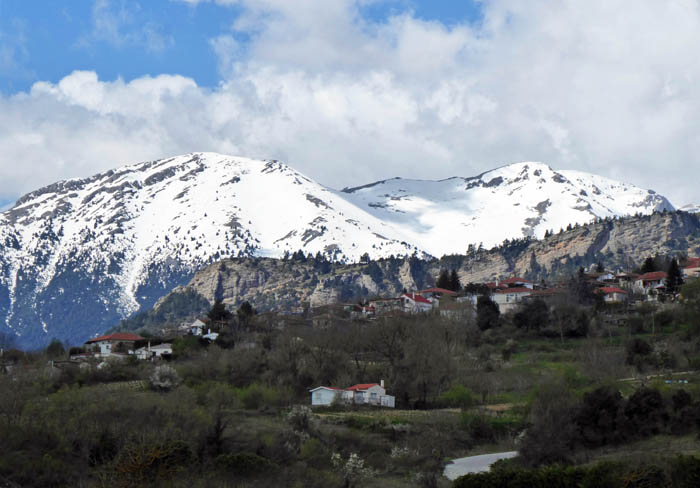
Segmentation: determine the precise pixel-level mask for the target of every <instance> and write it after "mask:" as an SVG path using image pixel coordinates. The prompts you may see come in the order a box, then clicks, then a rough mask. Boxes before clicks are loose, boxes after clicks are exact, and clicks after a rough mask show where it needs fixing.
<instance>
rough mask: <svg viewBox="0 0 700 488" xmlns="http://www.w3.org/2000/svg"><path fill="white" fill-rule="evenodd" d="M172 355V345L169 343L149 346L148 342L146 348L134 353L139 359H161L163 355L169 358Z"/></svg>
mask: <svg viewBox="0 0 700 488" xmlns="http://www.w3.org/2000/svg"><path fill="white" fill-rule="evenodd" d="M172 353H173V345H172V344H169V343H164V344H158V345H156V346H151V343H150V342H149V343H148V345H147V346H146V347H141V348H139V349H136V351H134V354H136V356H137V357H138V358H139V359H162V358H163V355H165V356H170V355H172Z"/></svg>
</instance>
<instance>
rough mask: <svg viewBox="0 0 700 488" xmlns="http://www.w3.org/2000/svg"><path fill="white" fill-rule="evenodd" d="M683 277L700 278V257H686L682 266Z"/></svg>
mask: <svg viewBox="0 0 700 488" xmlns="http://www.w3.org/2000/svg"><path fill="white" fill-rule="evenodd" d="M683 278H685V279H688V278H700V258H688V262H687V263H686V265H685V266H684V267H683Z"/></svg>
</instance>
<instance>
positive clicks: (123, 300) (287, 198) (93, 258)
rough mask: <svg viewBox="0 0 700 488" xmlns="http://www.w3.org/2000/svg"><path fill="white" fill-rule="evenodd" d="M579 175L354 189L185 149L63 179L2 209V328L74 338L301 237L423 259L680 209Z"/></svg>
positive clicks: (29, 338)
mask: <svg viewBox="0 0 700 488" xmlns="http://www.w3.org/2000/svg"><path fill="white" fill-rule="evenodd" d="M574 177H575V178H578V179H579V180H581V181H579V182H572V181H569V179H568V178H566V177H565V176H563V175H562V172H556V171H554V170H552V169H551V168H550V167H549V166H547V165H545V164H543V163H514V164H512V165H507V166H503V167H501V168H497V169H495V170H492V171H488V172H484V173H482V174H481V175H480V176H477V177H469V178H463V177H452V178H448V179H445V180H439V181H427V180H407V179H401V178H394V179H390V180H383V181H381V182H375V183H372V184H369V185H365V186H363V187H355V188H354V189H352V190H353V191H352V192H349V191H343V190H334V189H331V188H328V187H326V186H324V185H321V184H319V183H316V182H314V181H313V180H312V179H310V178H308V177H307V176H305V175H303V174H302V173H300V172H298V171H296V170H294V169H293V168H291V167H289V166H288V165H286V164H284V163H281V162H279V161H276V160H271V161H260V160H253V159H249V158H242V157H233V156H226V155H221V154H216V153H189V154H186V155H182V156H175V157H171V158H165V159H161V160H156V161H148V162H143V163H138V164H133V165H127V166H124V167H121V168H116V169H112V170H109V171H106V172H103V173H99V174H97V175H93V176H90V177H87V178H75V179H70V180H64V181H60V182H56V183H54V184H51V185H47V186H45V187H43V188H39V189H37V190H35V191H33V192H29V193H27V194H26V195H24V196H23V197H21V198H20V199H18V200H17V202H16V203H15V205H14V206H12V207H11V208H10V209H9V210H6V211H4V212H2V213H0V328H2V326H3V325H4V329H5V330H6V331H9V332H11V333H14V334H15V335H17V336H18V337H19V338H20V341H21V342H22V343H25V344H29V345H41V344H44V343H46V342H47V341H48V340H50V338H51V337H53V336H56V337H59V338H61V339H66V340H69V341H72V342H79V341H82V340H84V339H85V338H86V337H89V336H91V335H94V334H96V333H99V332H101V331H103V330H104V329H105V328H106V327H107V326H108V325H112V324H114V323H115V322H118V320H120V319H122V318H124V317H127V316H129V315H131V314H133V313H134V312H136V311H138V310H143V309H144V308H148V307H150V306H152V305H153V304H154V303H155V301H156V300H158V299H159V298H160V297H161V296H163V295H165V294H166V293H167V292H169V291H170V290H171V289H173V288H175V287H176V286H180V285H184V284H186V283H187V282H188V281H189V280H190V279H191V277H192V276H193V275H194V273H195V272H196V271H197V270H199V269H201V268H202V267H204V266H206V265H208V264H210V263H212V262H215V261H217V260H220V259H222V258H224V257H231V256H240V257H246V256H266V257H282V256H284V255H285V254H286V253H291V252H294V251H297V250H299V249H302V250H303V251H304V252H305V253H311V254H317V253H320V254H322V255H324V256H326V257H327V258H329V259H331V260H336V261H341V262H356V261H358V260H359V259H360V257H361V256H362V255H363V254H364V253H368V254H369V255H370V256H371V257H373V258H380V257H388V256H391V255H395V256H397V255H404V256H408V255H416V256H418V257H425V258H427V257H430V256H439V255H444V254H455V253H462V252H465V251H466V249H467V247H468V244H470V243H474V244H476V243H479V242H483V243H485V245H486V246H492V245H495V244H498V243H500V242H501V241H503V240H504V239H512V238H518V237H523V236H530V237H539V236H542V235H543V234H544V233H545V231H546V229H548V228H556V227H558V226H559V225H561V226H562V227H563V226H566V225H567V224H569V223H577V222H580V223H584V222H586V221H589V220H591V219H592V218H595V217H606V216H614V215H623V214H630V213H636V212H642V213H651V212H653V211H655V210H660V209H667V210H672V209H673V206H672V205H671V204H670V202H668V200H666V199H665V198H664V197H663V196H660V195H657V194H656V193H654V192H653V191H647V190H642V189H639V188H636V187H633V186H632V185H626V184H624V183H619V182H614V181H612V180H607V179H604V178H602V177H597V176H595V175H586V174H581V173H578V174H576V175H574ZM558 180H561V181H558ZM599 187H600V188H599ZM584 188H585V189H584ZM586 189H587V190H589V191H590V193H591V194H592V195H585V196H584V195H582V194H581V193H580V192H581V191H582V190H583V191H586ZM347 190H349V189H347ZM596 192H597V194H596ZM606 199H607V200H606ZM480 202H481V203H480ZM483 202H486V203H483ZM609 202H613V203H615V205H613V203H609ZM577 205H578V207H580V208H576V207H577ZM470 212H471V213H470ZM499 212H500V213H499ZM506 217H507V218H508V219H509V220H508V219H506Z"/></svg>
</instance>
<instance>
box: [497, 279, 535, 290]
mask: <svg viewBox="0 0 700 488" xmlns="http://www.w3.org/2000/svg"><path fill="white" fill-rule="evenodd" d="M497 285H505V286H506V287H508V288H529V289H530V290H532V289H534V288H535V284H534V283H533V282H532V281H530V280H526V279H525V278H520V277H519V276H515V277H513V278H508V279H507V280H503V281H501V282H500V283H497Z"/></svg>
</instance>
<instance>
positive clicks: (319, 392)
mask: <svg viewBox="0 0 700 488" xmlns="http://www.w3.org/2000/svg"><path fill="white" fill-rule="evenodd" d="M309 391H310V392H311V405H313V406H326V407H327V406H329V405H332V404H333V403H339V402H344V403H350V402H352V392H351V391H348V390H343V389H341V388H333V387H330V386H318V387H316V388H314V389H313V390H309Z"/></svg>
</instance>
